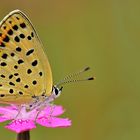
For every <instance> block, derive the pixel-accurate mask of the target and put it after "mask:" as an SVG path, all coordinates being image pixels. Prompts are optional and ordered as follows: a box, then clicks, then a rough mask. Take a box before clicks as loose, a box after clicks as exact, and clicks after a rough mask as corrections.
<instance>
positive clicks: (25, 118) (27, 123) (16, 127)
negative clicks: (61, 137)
mask: <svg viewBox="0 0 140 140" xmlns="http://www.w3.org/2000/svg"><path fill="white" fill-rule="evenodd" d="M63 113H64V109H63V108H62V106H56V105H53V106H47V107H45V108H44V109H43V110H41V111H40V112H39V113H38V111H37V109H33V110H31V111H27V110H26V107H22V108H21V109H20V110H19V107H18V106H15V105H11V106H3V107H0V114H1V116H0V122H4V121H7V120H12V121H11V122H10V123H9V124H8V125H6V126H5V128H7V129H9V130H12V131H14V132H16V133H20V132H23V131H27V130H31V129H33V128H36V125H35V123H38V124H40V125H42V126H45V127H52V128H55V127H68V126H71V120H69V119H68V118H58V116H59V115H61V114H63Z"/></svg>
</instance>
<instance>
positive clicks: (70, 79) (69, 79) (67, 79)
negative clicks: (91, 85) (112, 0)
mask: <svg viewBox="0 0 140 140" xmlns="http://www.w3.org/2000/svg"><path fill="white" fill-rule="evenodd" d="M88 70H90V67H86V68H84V69H82V70H81V71H79V72H76V73H73V74H70V75H67V76H66V77H64V78H63V80H61V81H60V82H59V83H58V84H56V86H60V85H63V84H67V83H75V82H81V81H88V80H94V79H95V77H89V78H86V79H73V78H74V77H78V76H79V75H81V74H82V73H84V72H86V71H88Z"/></svg>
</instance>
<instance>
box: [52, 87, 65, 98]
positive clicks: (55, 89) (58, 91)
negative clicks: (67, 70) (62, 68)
mask: <svg viewBox="0 0 140 140" xmlns="http://www.w3.org/2000/svg"><path fill="white" fill-rule="evenodd" d="M62 89H63V87H62V86H61V87H60V88H59V87H58V86H56V85H54V86H53V88H52V95H53V97H54V98H57V97H59V96H60V94H61V92H62Z"/></svg>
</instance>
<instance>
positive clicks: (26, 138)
mask: <svg viewBox="0 0 140 140" xmlns="http://www.w3.org/2000/svg"><path fill="white" fill-rule="evenodd" d="M17 140H30V131H24V132H21V133H18V134H17Z"/></svg>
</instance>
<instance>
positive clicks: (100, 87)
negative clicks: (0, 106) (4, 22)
mask: <svg viewBox="0 0 140 140" xmlns="http://www.w3.org/2000/svg"><path fill="white" fill-rule="evenodd" d="M0 7H1V10H0V18H1V19H2V18H3V17H4V16H5V15H6V14H8V13H9V12H10V11H12V10H14V9H20V10H22V11H24V12H25V13H26V14H27V15H28V17H29V18H30V19H31V21H32V22H33V24H34V26H35V28H36V30H37V31H38V33H39V35H40V38H41V40H42V42H43V44H44V45H45V46H46V52H47V55H48V58H49V60H50V64H51V66H52V71H53V79H54V82H57V81H59V80H60V79H61V78H63V77H64V76H65V75H67V74H68V73H71V72H74V71H77V70H80V69H81V68H83V67H85V66H90V67H91V68H92V70H91V71H90V72H89V75H95V76H96V80H95V81H89V82H82V83H78V84H71V85H67V86H65V88H64V90H63V94H62V95H61V97H60V98H59V99H57V100H56V101H55V103H56V104H60V105H63V106H64V107H65V108H66V112H65V114H64V116H65V117H69V118H70V119H71V120H72V122H73V123H72V126H71V127H70V128H56V129H52V128H45V127H41V126H38V128H37V129H35V130H32V132H31V140H39V139H45V140H72V139H73V140H133V139H134V140H139V139H140V111H139V108H140V88H139V87H140V85H139V83H140V82H139V81H140V65H139V61H140V39H139V38H140V8H139V7H140V1H138V0H133V1H132V0H127V1H126V0H102V1H101V0H39V1H35V0H30V1H25V0H22V1H21V0H12V1H9V0H4V1H1V6H0ZM87 75H88V74H87ZM4 124H5V123H4ZM4 124H1V125H0V139H4V140H13V139H14V137H15V133H13V132H10V131H8V130H6V129H4V128H3V127H4Z"/></svg>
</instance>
